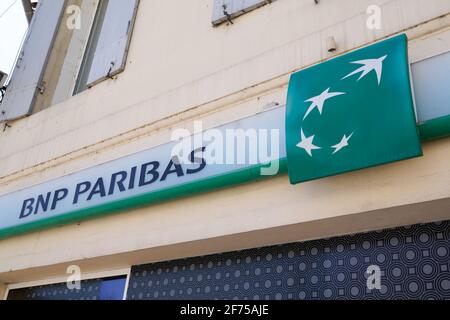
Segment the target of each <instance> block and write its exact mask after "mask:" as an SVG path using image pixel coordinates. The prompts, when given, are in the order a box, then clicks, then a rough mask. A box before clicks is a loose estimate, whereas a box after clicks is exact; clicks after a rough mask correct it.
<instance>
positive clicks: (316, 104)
mask: <svg viewBox="0 0 450 320" xmlns="http://www.w3.org/2000/svg"><path fill="white" fill-rule="evenodd" d="M330 89H331V88H328V89H327V90H325V91H324V92H322V93H321V94H320V95H318V96H316V97H312V98H311V99H308V100H306V101H305V102H311V103H312V104H311V106H310V107H309V108H308V111H306V114H305V116H304V117H303V120H305V119H306V117H307V116H308V115H309V114H310V113H311V111H313V110H314V109H315V108H317V109H318V110H319V113H320V114H322V110H323V105H324V103H325V101H327V100H328V99H330V98H333V97H336V96H340V95H343V94H346V93H344V92H330Z"/></svg>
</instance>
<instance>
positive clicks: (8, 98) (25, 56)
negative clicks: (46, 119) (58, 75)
mask: <svg viewBox="0 0 450 320" xmlns="http://www.w3.org/2000/svg"><path fill="white" fill-rule="evenodd" d="M64 8H65V1H64V0H40V1H39V2H38V5H37V8H36V12H35V14H34V16H33V19H32V21H31V24H30V27H29V29H28V32H27V35H26V38H25V41H24V44H23V46H22V49H21V52H20V55H19V59H18V61H17V64H16V66H15V69H14V71H13V74H12V77H11V81H10V83H9V85H8V90H7V91H6V95H5V97H4V99H3V101H2V103H1V105H0V121H9V120H15V119H18V118H21V117H24V116H27V115H29V114H30V113H31V111H32V109H33V105H34V101H35V99H36V95H37V94H38V92H39V90H40V86H41V81H42V77H43V75H44V72H45V68H46V65H47V61H48V57H49V55H50V52H51V49H52V46H53V42H54V40H55V36H56V33H57V31H58V28H59V25H60V22H61V17H62V16H63V14H64Z"/></svg>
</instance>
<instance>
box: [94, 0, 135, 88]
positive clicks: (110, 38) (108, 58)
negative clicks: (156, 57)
mask: <svg viewBox="0 0 450 320" xmlns="http://www.w3.org/2000/svg"><path fill="white" fill-rule="evenodd" d="M138 5H139V0H126V1H124V0H109V2H108V6H107V8H106V13H105V18H104V21H103V24H102V28H101V31H100V34H99V39H98V42H97V46H96V48H95V53H94V58H93V61H92V66H91V69H90V71H89V77H88V81H87V84H88V87H91V86H93V85H95V84H96V83H98V82H100V81H102V80H104V79H106V78H108V77H110V76H113V75H115V74H117V73H119V72H121V71H123V70H124V68H125V64H126V59H127V54H128V47H129V44H130V40H131V33H132V31H133V26H134V20H135V17H136V12H137V7H138Z"/></svg>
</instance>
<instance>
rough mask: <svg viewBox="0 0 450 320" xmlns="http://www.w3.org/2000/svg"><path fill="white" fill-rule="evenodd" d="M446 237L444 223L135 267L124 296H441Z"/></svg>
mask: <svg viewBox="0 0 450 320" xmlns="http://www.w3.org/2000/svg"><path fill="white" fill-rule="evenodd" d="M449 241H450V222H449V221H447V222H440V223H434V224H427V225H415V226H410V227H402V228H398V229H394V230H385V231H378V232H372V233H367V234H359V235H353V236H345V237H338V238H333V239H326V240H317V241H310V242H305V243H294V244H287V245H281V246H274V247H268V248H260V249H253V250H246V251H241V252H233V253H224V254H219V255H212V256H206V257H198V258H191V259H184V260H178V261H171V262H162V263H155V264H149V265H142V266H136V267H133V268H132V273H131V279H130V284H129V289H128V299H139V300H140V299H164V300H166V299H188V300H191V299H226V300H233V299H243V300H262V299H278V300H280V299H283V300H285V299H300V300H303V299H308V300H316V299H449V298H450V272H449V262H450V261H449V260H450V242H449ZM371 265H377V266H379V268H380V269H381V289H380V290H377V289H374V290H369V289H368V287H367V278H368V274H367V273H366V271H367V268H368V267H369V266H371Z"/></svg>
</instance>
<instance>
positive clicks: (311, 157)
mask: <svg viewBox="0 0 450 320" xmlns="http://www.w3.org/2000/svg"><path fill="white" fill-rule="evenodd" d="M407 52H408V51H407V38H406V36H405V35H400V36H397V37H394V38H390V39H388V40H385V41H383V42H379V43H376V44H374V45H371V46H369V47H365V48H363V49H360V50H357V51H353V52H351V53H349V54H346V55H343V56H340V57H337V58H335V59H332V60H329V61H327V62H324V63H321V64H318V65H315V66H312V67H310V68H308V69H305V70H302V71H299V72H297V73H295V74H293V75H292V76H291V80H290V84H289V92H288V99H287V111H286V143H287V156H288V167H289V177H290V180H291V183H293V184H295V183H300V182H305V181H309V180H314V179H319V178H323V177H327V176H332V175H336V174H341V173H345V172H349V171H354V170H359V169H363V168H368V167H372V166H376V165H381V164H385V163H389V162H394V161H399V160H404V159H408V158H413V157H418V156H421V155H422V149H421V145H420V140H419V135H418V130H417V126H416V117H415V112H414V103H413V96H412V90H411V81H410V73H409V64H408V53H407Z"/></svg>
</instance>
